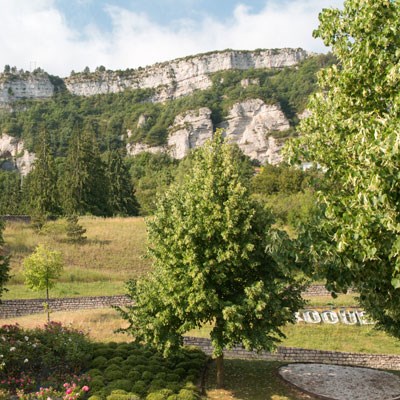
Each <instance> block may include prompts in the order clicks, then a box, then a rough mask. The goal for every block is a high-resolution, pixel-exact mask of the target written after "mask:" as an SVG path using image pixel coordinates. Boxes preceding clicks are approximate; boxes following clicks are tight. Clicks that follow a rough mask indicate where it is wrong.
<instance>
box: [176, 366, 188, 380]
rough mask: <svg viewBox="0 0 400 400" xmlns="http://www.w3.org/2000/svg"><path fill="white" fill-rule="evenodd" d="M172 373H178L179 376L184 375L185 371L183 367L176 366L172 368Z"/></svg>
mask: <svg viewBox="0 0 400 400" xmlns="http://www.w3.org/2000/svg"><path fill="white" fill-rule="evenodd" d="M174 373H175V374H177V375H179V376H180V377H181V378H182V377H184V376H185V375H186V371H185V369H184V368H176V369H175V370H174Z"/></svg>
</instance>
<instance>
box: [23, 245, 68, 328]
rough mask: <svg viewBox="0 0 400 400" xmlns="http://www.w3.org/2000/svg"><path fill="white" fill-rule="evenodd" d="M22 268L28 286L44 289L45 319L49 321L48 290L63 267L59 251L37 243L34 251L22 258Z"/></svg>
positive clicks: (38, 289) (36, 289)
mask: <svg viewBox="0 0 400 400" xmlns="http://www.w3.org/2000/svg"><path fill="white" fill-rule="evenodd" d="M23 268H24V277H25V283H26V285H27V286H28V287H29V288H31V289H32V290H35V291H41V290H46V300H47V302H46V303H45V305H44V307H45V310H46V311H47V320H48V321H49V322H50V309H49V290H50V289H51V288H52V287H53V286H54V284H55V281H56V280H57V279H58V278H59V277H60V275H61V272H62V270H63V268H64V265H63V260H62V255H61V253H60V252H58V251H51V250H47V249H46V248H45V247H44V246H42V245H38V246H37V247H36V249H35V251H34V252H33V253H32V254H31V255H30V256H29V257H26V258H25V259H24V261H23Z"/></svg>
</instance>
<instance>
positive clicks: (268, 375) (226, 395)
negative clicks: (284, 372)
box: [206, 359, 315, 400]
mask: <svg viewBox="0 0 400 400" xmlns="http://www.w3.org/2000/svg"><path fill="white" fill-rule="evenodd" d="M224 364H225V389H224V390H217V389H216V382H215V378H216V369H215V363H213V364H211V366H210V368H209V371H208V374H207V381H206V392H207V399H210V400H217V399H218V400H306V399H309V400H311V399H315V397H312V396H310V395H308V394H305V393H302V392H300V391H299V390H296V389H295V388H294V387H292V386H290V385H289V384H288V383H286V382H285V381H284V380H283V379H281V378H280V376H279V375H278V369H279V367H280V366H282V365H285V364H283V363H279V362H270V361H261V360H236V359H235V360H233V359H232V360H229V359H226V360H225V361H224Z"/></svg>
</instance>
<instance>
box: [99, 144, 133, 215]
mask: <svg viewBox="0 0 400 400" xmlns="http://www.w3.org/2000/svg"><path fill="white" fill-rule="evenodd" d="M106 175H107V179H108V184H109V196H108V203H109V208H110V211H111V213H112V215H122V216H128V215H138V211H139V205H138V203H137V200H136V198H135V195H134V189H133V186H132V183H131V177H130V174H129V169H128V167H127V166H126V165H125V163H124V161H123V158H122V156H121V154H120V152H118V151H116V150H114V151H111V152H109V154H108V159H107V169H106Z"/></svg>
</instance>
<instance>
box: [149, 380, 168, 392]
mask: <svg viewBox="0 0 400 400" xmlns="http://www.w3.org/2000/svg"><path fill="white" fill-rule="evenodd" d="M166 385H167V384H166V382H165V381H164V380H162V379H153V380H152V381H151V383H150V387H149V391H152V392H154V391H156V390H161V389H165V387H166Z"/></svg>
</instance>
